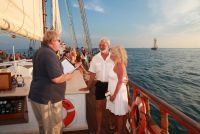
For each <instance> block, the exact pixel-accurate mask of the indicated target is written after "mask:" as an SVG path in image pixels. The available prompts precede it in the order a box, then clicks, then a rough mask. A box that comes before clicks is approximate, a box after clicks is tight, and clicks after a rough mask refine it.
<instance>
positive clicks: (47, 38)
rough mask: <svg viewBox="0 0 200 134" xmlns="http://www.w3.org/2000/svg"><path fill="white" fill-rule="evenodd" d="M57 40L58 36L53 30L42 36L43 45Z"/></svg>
mask: <svg viewBox="0 0 200 134" xmlns="http://www.w3.org/2000/svg"><path fill="white" fill-rule="evenodd" d="M55 39H59V34H58V32H57V31H55V30H49V31H47V32H46V33H45V34H44V37H43V44H44V45H48V44H49V43H51V41H52V40H55Z"/></svg>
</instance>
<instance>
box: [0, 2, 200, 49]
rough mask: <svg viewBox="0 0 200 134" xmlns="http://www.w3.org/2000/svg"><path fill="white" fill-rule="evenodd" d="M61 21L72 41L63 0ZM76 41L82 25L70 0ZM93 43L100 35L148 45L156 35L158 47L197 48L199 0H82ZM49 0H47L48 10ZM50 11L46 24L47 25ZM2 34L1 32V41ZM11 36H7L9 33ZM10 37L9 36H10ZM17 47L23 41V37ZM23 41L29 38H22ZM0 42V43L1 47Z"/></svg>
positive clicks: (199, 43)
mask: <svg viewBox="0 0 200 134" xmlns="http://www.w3.org/2000/svg"><path fill="white" fill-rule="evenodd" d="M59 2H60V3H59V5H60V11H61V19H62V23H63V33H62V39H63V40H64V41H66V42H69V43H70V42H71V38H70V35H69V31H68V19H67V13H66V9H65V7H64V1H63V0H59ZM69 2H70V6H71V10H72V14H73V21H74V27H75V32H76V35H77V39H78V43H79V44H82V43H81V42H82V40H83V28H82V23H81V17H80V13H79V12H80V11H79V8H78V7H79V6H78V3H77V0H70V1H69ZM84 4H85V9H86V15H87V22H88V26H89V32H90V37H91V41H92V44H93V46H95V47H96V46H97V44H98V41H99V39H100V38H101V37H104V36H105V37H108V38H110V39H111V44H120V45H123V46H125V47H133V48H150V47H152V46H153V38H157V44H158V47H160V48H200V0H84ZM49 7H50V0H48V1H47V9H48V10H47V13H49V9H50V8H49ZM50 18H51V15H49V14H48V18H47V20H48V22H47V25H48V26H49V27H50ZM2 37H3V38H7V37H4V35H2V34H1V35H0V43H1V44H2V42H3V43H5V40H2ZM8 38H10V37H8ZM11 40H12V39H11ZM18 40H20V41H19V42H20V43H19V45H18V46H19V47H21V46H23V45H24V42H23V41H22V39H16V41H13V40H12V43H13V42H17V43H18ZM25 42H26V45H27V44H28V41H25ZM1 47H2V45H0V49H1Z"/></svg>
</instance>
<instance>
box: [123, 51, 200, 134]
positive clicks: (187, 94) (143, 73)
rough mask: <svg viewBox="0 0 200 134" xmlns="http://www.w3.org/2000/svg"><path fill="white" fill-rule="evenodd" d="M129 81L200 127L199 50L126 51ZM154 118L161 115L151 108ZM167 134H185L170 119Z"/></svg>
mask: <svg viewBox="0 0 200 134" xmlns="http://www.w3.org/2000/svg"><path fill="white" fill-rule="evenodd" d="M127 52H128V75H129V79H130V80H132V81H134V82H135V83H137V84H138V85H140V86H142V87H144V88H145V89H147V90H148V91H150V92H151V93H153V94H154V95H156V96H157V97H159V98H161V99H163V100H165V101H166V102H167V103H169V104H170V105H172V106H174V107H175V108H177V109H178V110H180V111H182V112H183V113H185V114H186V115H188V116H189V117H191V118H192V119H194V120H195V121H197V122H198V123H200V49H158V50H156V51H153V50H151V49H132V48H131V49H127ZM151 109H152V113H153V114H155V115H154V116H153V118H154V119H155V120H156V122H160V112H159V111H158V110H157V109H156V108H155V107H153V106H152V108H151ZM169 125H170V133H174V134H177V133H187V131H186V129H185V128H184V127H181V126H180V125H179V123H177V122H175V121H173V120H172V118H171V117H170V118H169Z"/></svg>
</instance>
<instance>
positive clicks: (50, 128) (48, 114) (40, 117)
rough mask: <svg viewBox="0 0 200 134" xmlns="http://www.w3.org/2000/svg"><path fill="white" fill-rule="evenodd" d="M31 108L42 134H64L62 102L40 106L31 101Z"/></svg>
mask: <svg viewBox="0 0 200 134" xmlns="http://www.w3.org/2000/svg"><path fill="white" fill-rule="evenodd" d="M31 106H32V109H33V112H34V114H35V117H36V119H37V122H38V125H39V131H40V134H61V133H62V101H59V102H57V103H51V102H50V101H49V102H48V104H39V103H36V102H34V101H31Z"/></svg>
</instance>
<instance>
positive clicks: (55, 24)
mask: <svg viewBox="0 0 200 134" xmlns="http://www.w3.org/2000/svg"><path fill="white" fill-rule="evenodd" d="M52 29H54V30H56V31H58V33H59V34H60V33H61V32H62V24H61V20H60V11H59V4H58V0H52Z"/></svg>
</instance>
